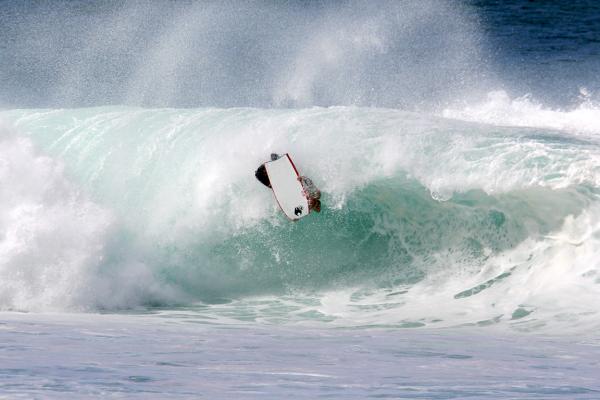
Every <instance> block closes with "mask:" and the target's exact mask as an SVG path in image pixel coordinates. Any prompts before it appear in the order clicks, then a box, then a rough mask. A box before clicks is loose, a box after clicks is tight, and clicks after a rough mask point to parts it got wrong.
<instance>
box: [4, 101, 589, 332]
mask: <svg viewBox="0 0 600 400" xmlns="http://www.w3.org/2000/svg"><path fill="white" fill-rule="evenodd" d="M0 116H1V117H2V118H3V119H4V121H5V125H7V124H9V123H10V124H11V125H13V126H14V127H15V129H14V131H10V130H9V129H7V128H6V127H5V128H4V131H3V133H2V135H1V136H0V139H1V140H0V179H1V180H2V188H3V189H2V190H1V191H0V207H1V214H0V215H1V216H2V218H1V219H0V232H1V234H2V241H0V255H1V258H0V275H2V283H1V284H0V308H2V309H19V310H37V309H49V308H50V309H79V310H82V309H83V310H86V309H88V310H89V309H120V308H128V307H136V306H156V305H165V306H166V305H170V306H173V305H177V304H179V305H185V304H187V305H189V304H193V303H195V302H197V301H201V302H204V303H205V304H221V305H218V306H217V305H215V306H214V307H215V308H214V310H213V312H214V313H216V314H219V313H221V314H219V315H221V316H223V315H229V316H230V315H231V312H232V311H231V309H230V308H232V307H233V308H234V309H235V310H237V312H241V311H240V310H242V309H243V310H245V311H244V312H242V314H244V313H248V312H250V311H248V309H251V310H252V311H251V313H252V314H253V317H252V318H254V319H258V318H266V319H268V317H269V316H270V317H269V318H272V319H275V320H281V319H283V320H288V321H289V320H304V319H317V320H325V321H338V322H340V323H343V324H350V325H365V324H368V325H373V324H376V325H379V324H381V325H400V326H422V325H436V326H447V325H457V324H462V323H467V324H470V323H480V324H486V323H492V322H497V321H509V323H511V324H515V325H519V324H521V325H523V326H525V327H535V326H541V325H545V324H565V325H584V324H596V323H597V322H599V319H598V318H599V317H598V316H597V310H598V305H600V304H599V302H600V300H598V299H600V296H599V295H600V293H599V291H600V285H599V284H598V283H599V282H600V275H598V273H599V272H600V264H599V260H600V199H599V195H600V142H599V141H598V140H597V138H596V137H595V136H594V135H578V134H571V133H568V132H566V131H549V130H547V129H541V128H523V127H504V128H502V127H497V126H491V125H482V124H476V123H470V122H462V121H457V120H451V119H444V118H439V117H431V116H425V115H422V114H415V113H408V112H403V111H397V110H389V109H372V108H371V109H367V108H355V107H333V108H310V109H300V110H275V109H269V110H264V109H251V108H238V109H211V108H207V109H187V110H182V109H138V108H129V107H102V108H91V109H75V110H13V111H4V112H2V113H1V115H0ZM16 132H19V134H17V133H16ZM36 149H41V150H42V151H43V152H44V154H45V155H42V154H40V153H39V150H36ZM285 151H287V152H290V153H291V154H292V156H293V157H294V160H295V162H296V164H297V166H298V168H299V169H300V171H301V173H303V174H305V175H307V176H310V177H312V178H313V179H314V181H315V182H316V183H317V184H318V186H320V188H321V189H322V191H323V193H324V199H323V200H324V210H323V212H322V213H321V214H317V215H311V216H309V217H308V218H306V219H304V220H302V221H301V222H299V223H296V224H291V223H289V222H288V221H287V220H286V219H285V218H284V217H283V216H282V214H281V213H280V211H279V210H278V209H277V206H276V204H275V202H274V201H273V198H272V195H271V193H270V192H269V191H268V190H267V189H265V188H264V187H263V186H262V185H261V184H260V183H258V182H257V181H256V180H255V179H254V176H253V173H254V170H255V169H256V167H257V166H258V165H259V164H260V163H261V162H263V161H265V158H266V157H268V154H269V153H270V152H285ZM7 183H8V184H7ZM257 296H258V298H263V299H264V298H268V299H271V300H269V301H266V300H265V302H262V303H261V302H258V303H260V305H259V306H257V305H256V304H255V303H252V302H253V301H255V300H253V299H256V298H257ZM222 303H225V304H222ZM249 304H255V305H249ZM282 310H285V311H282ZM244 315H245V314H244ZM246 317H247V315H246ZM240 318H241V317H240Z"/></svg>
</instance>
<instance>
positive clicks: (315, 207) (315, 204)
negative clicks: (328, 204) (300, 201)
mask: <svg viewBox="0 0 600 400" xmlns="http://www.w3.org/2000/svg"><path fill="white" fill-rule="evenodd" d="M280 157H281V156H280V155H279V154H276V153H271V161H275V160H277V159H279V158H280ZM254 176H255V177H256V179H258V181H259V182H260V183H262V184H263V185H265V186H266V187H268V188H271V181H270V180H269V175H268V174H267V168H266V167H265V163H262V164H261V165H260V167H258V168H257V169H256V172H255V173H254ZM298 181H299V182H300V183H301V184H302V189H303V190H304V194H305V195H306V198H307V200H308V209H309V210H310V211H315V212H321V200H320V199H321V191H320V190H319V189H318V188H317V187H316V186H315V184H314V183H313V181H312V180H311V179H310V178H308V177H306V176H299V177H298ZM271 189H272V188H271Z"/></svg>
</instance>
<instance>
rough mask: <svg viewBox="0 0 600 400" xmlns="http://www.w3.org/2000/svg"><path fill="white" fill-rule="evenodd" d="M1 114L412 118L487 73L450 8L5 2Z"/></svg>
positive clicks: (462, 16) (457, 12) (472, 32)
mask: <svg viewBox="0 0 600 400" xmlns="http://www.w3.org/2000/svg"><path fill="white" fill-rule="evenodd" d="M0 37H2V38H3V40H4V42H5V43H6V44H7V46H6V48H5V50H4V51H3V53H4V56H3V57H2V59H0V82H2V83H3V89H4V90H3V91H2V92H1V93H0V106H1V105H4V106H5V107H10V108H15V107H53V108H56V107H84V106H98V105H106V104H127V105H142V106H148V107H165V106H170V107H191V106H194V107H196V106H213V107H215V106H216V107H231V106H254V107H272V106H277V107H280V106H293V107H303V106H311V105H321V106H327V105H361V106H380V107H381V106H385V107H401V108H409V109H413V108H415V107H426V106H432V105H435V104H440V103H442V102H444V101H447V100H452V99H453V98H455V97H460V96H459V94H460V93H465V92H471V91H473V89H475V88H477V87H478V86H479V85H480V84H481V83H482V82H483V81H485V80H487V77H488V75H490V74H489V72H488V71H486V68H485V67H484V65H483V62H482V58H483V55H482V54H481V51H480V46H479V44H478V43H479V40H480V36H479V33H478V24H477V17H476V15H475V13H473V12H472V11H471V10H469V9H468V8H467V7H466V6H465V5H461V4H459V3H456V2H447V3H446V2H438V1H408V2H402V3H398V2H393V1H383V2H378V3H376V4H375V3H371V2H357V1H347V2H335V3H327V2H298V3H294V2H285V3H256V2H241V3H240V2H167V3H164V2H124V3H114V2H97V3H95V4H88V3H85V2H63V1H59V2H52V3H46V2H29V1H25V2H17V3H11V4H8V3H7V4H5V5H4V7H2V8H1V9H0Z"/></svg>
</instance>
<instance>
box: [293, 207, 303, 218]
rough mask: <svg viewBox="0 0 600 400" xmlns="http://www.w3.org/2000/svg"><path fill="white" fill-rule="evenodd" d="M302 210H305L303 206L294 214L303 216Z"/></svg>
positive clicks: (297, 208) (296, 209) (295, 210)
mask: <svg viewBox="0 0 600 400" xmlns="http://www.w3.org/2000/svg"><path fill="white" fill-rule="evenodd" d="M302 210H304V207H303V206H298V207H296V208H295V209H294V214H296V216H298V215H301V214H302Z"/></svg>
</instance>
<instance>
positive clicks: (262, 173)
mask: <svg viewBox="0 0 600 400" xmlns="http://www.w3.org/2000/svg"><path fill="white" fill-rule="evenodd" d="M254 176H256V179H258V180H259V181H260V183H262V184H263V185H265V186H266V187H269V188H270V187H271V181H270V180H269V175H267V168H266V167H265V164H261V166H260V167H258V169H257V170H256V172H255V173H254Z"/></svg>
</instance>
